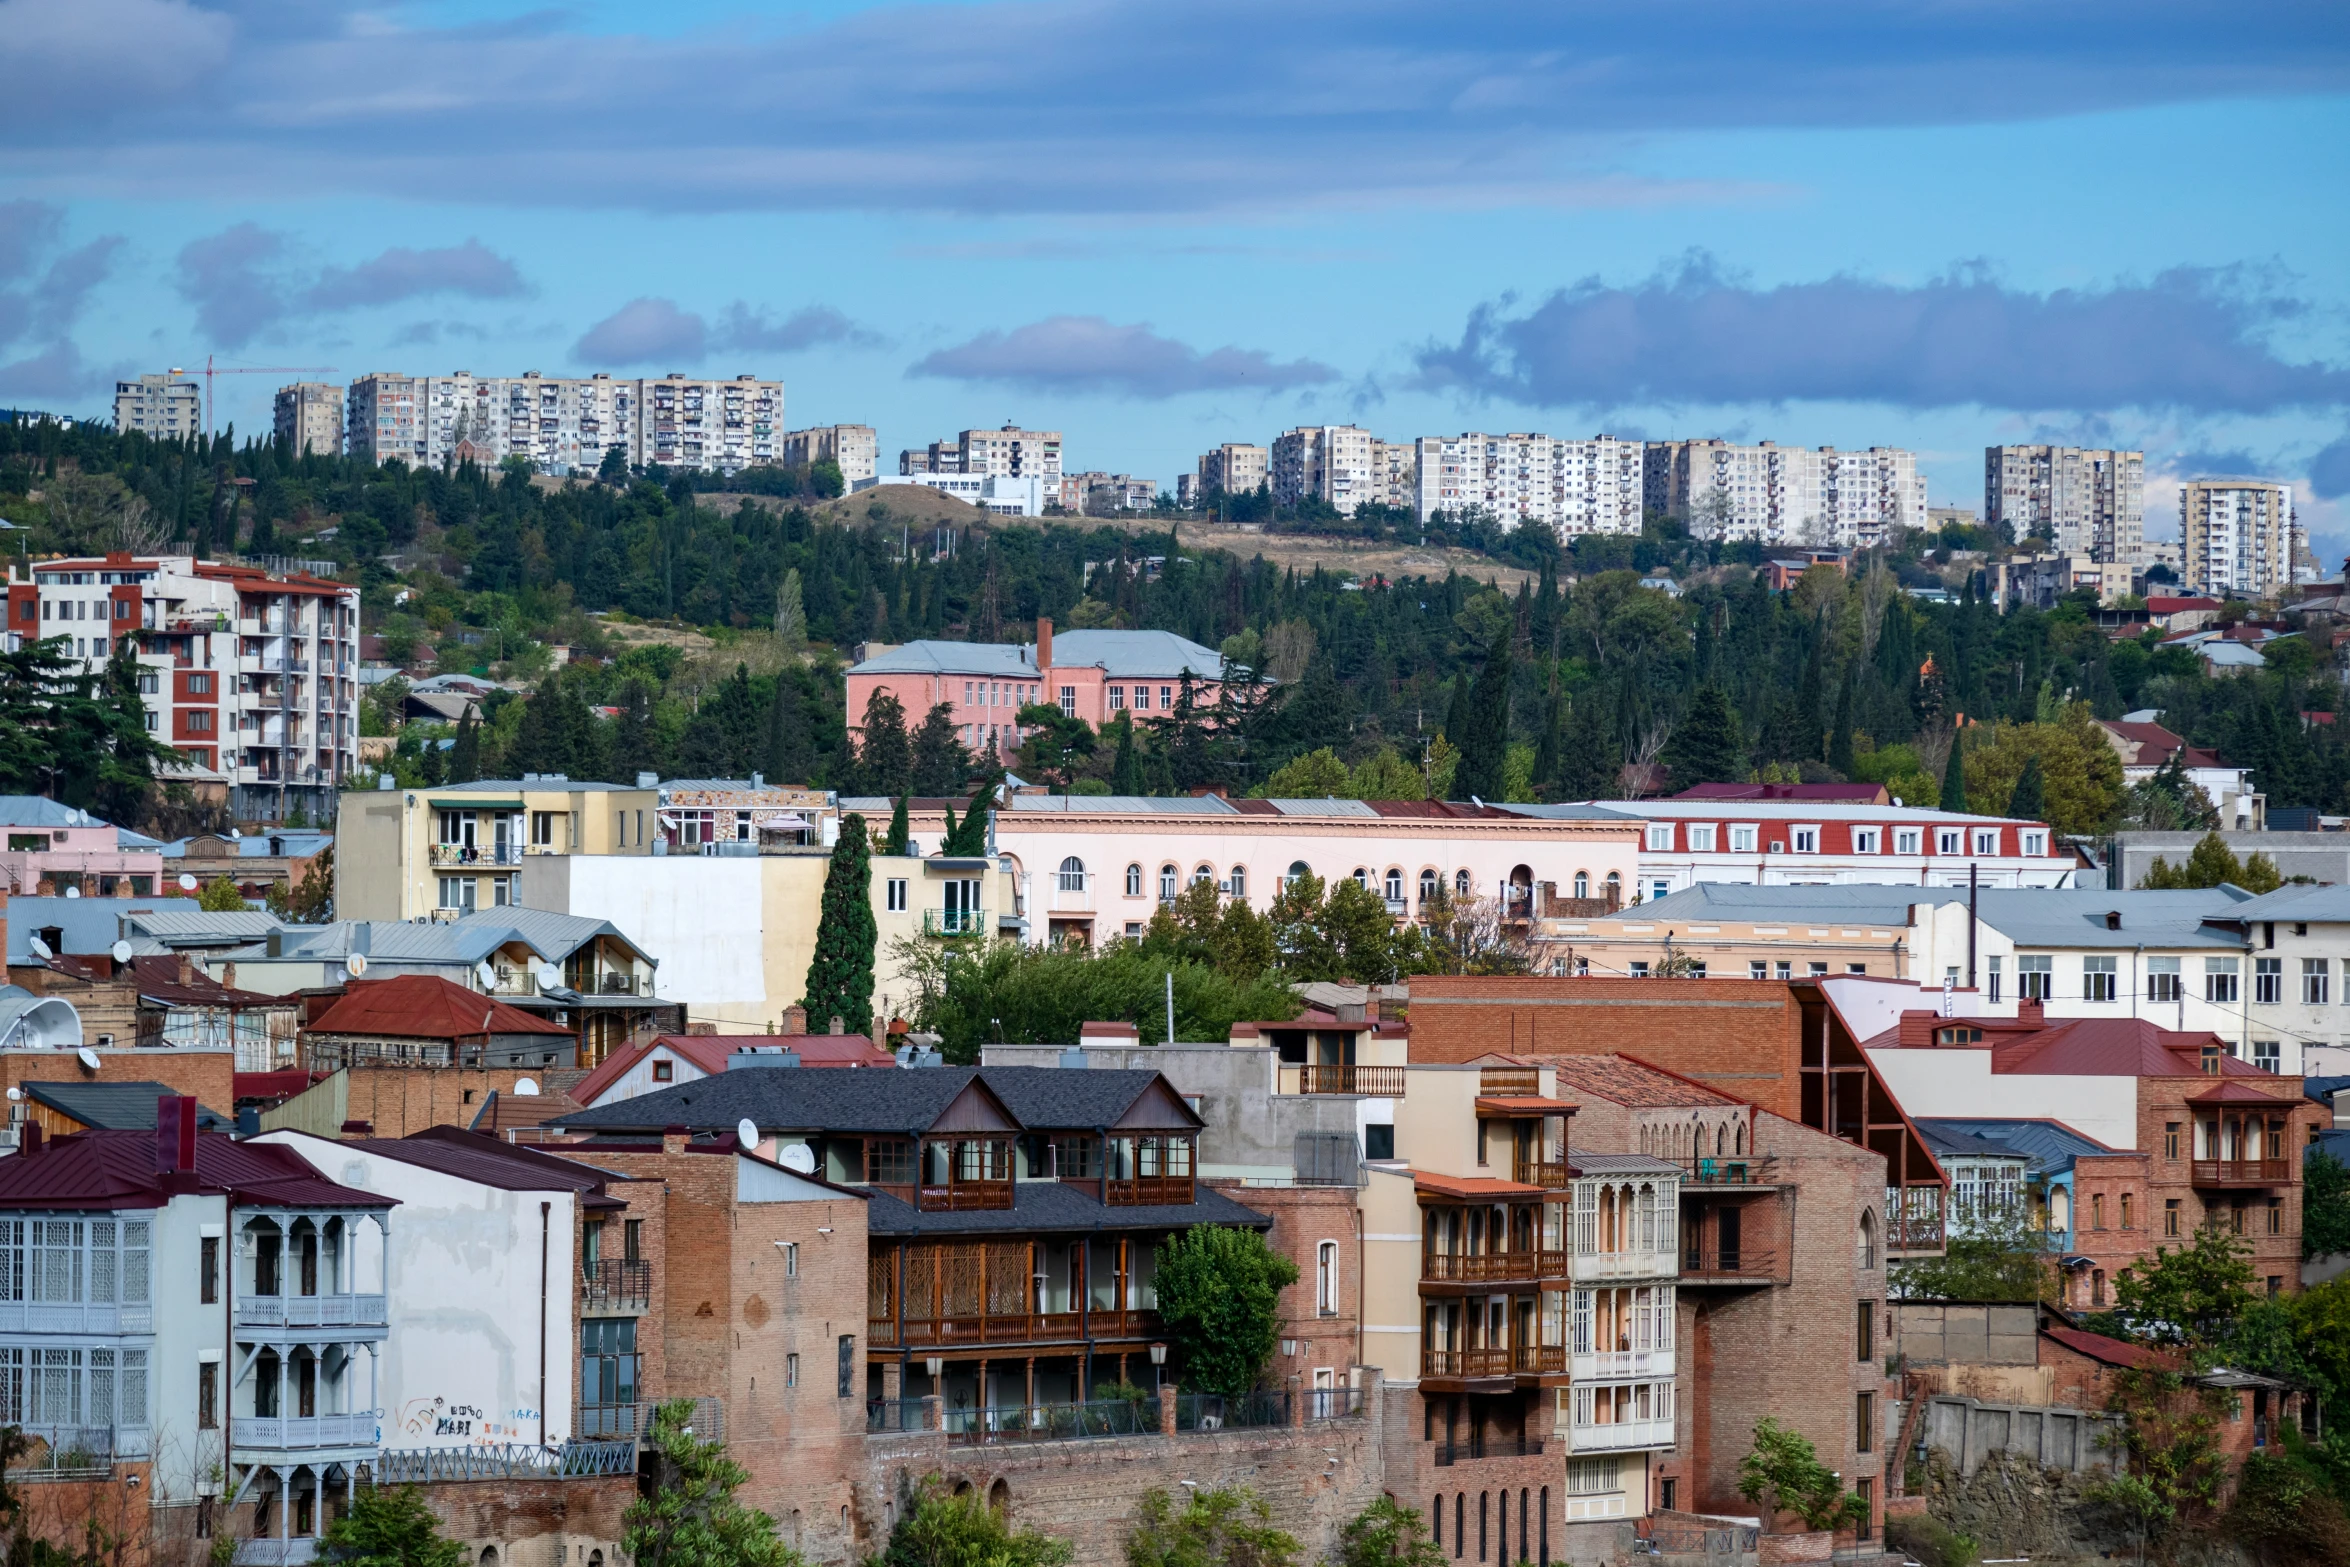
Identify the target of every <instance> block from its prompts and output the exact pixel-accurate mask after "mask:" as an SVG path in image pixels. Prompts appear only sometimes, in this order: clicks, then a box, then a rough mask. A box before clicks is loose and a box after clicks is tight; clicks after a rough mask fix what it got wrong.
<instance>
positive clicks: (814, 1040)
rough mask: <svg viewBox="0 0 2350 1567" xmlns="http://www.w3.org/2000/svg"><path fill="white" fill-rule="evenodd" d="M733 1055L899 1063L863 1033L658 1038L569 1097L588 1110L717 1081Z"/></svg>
mask: <svg viewBox="0 0 2350 1567" xmlns="http://www.w3.org/2000/svg"><path fill="white" fill-rule="evenodd" d="M737 1051H752V1052H758V1053H760V1054H768V1053H773V1052H781V1051H789V1052H791V1054H792V1055H794V1056H796V1057H797V1058H798V1064H799V1065H800V1066H802V1067H876V1068H878V1067H892V1068H894V1067H895V1066H896V1065H897V1064H898V1061H897V1057H895V1056H893V1055H891V1054H890V1053H889V1052H888V1051H886V1050H884V1049H882V1048H881V1047H880V1046H878V1045H876V1044H874V1043H873V1041H872V1040H870V1039H867V1038H866V1037H865V1036H864V1035H863V1034H659V1035H656V1036H654V1037H653V1038H651V1039H648V1040H645V1041H643V1042H642V1043H640V1044H635V1045H631V1046H629V1047H628V1048H626V1049H624V1050H616V1051H614V1052H613V1053H612V1054H611V1055H609V1056H606V1057H605V1058H604V1064H603V1065H602V1066H599V1067H597V1068H596V1069H595V1070H594V1071H593V1072H590V1073H589V1074H588V1075H587V1076H585V1077H583V1078H581V1079H580V1080H579V1081H578V1082H576V1083H574V1084H572V1085H571V1088H570V1095H571V1097H572V1098H573V1099H576V1100H578V1101H579V1103H580V1104H581V1105H583V1106H585V1107H587V1108H589V1109H593V1108H595V1107H596V1106H598V1105H607V1104H617V1103H619V1102H620V1101H621V1100H623V1099H634V1098H636V1097H637V1096H638V1095H639V1094H650V1093H655V1092H658V1091H659V1090H661V1089H664V1088H674V1087H675V1086H677V1085H678V1084H679V1083H691V1082H693V1081H695V1080H696V1079H698V1078H704V1077H715V1076H717V1075H718V1074H719V1073H720V1072H723V1071H725V1070H726V1069H727V1067H728V1066H729V1065H730V1064H732V1061H733V1057H734V1055H735V1052H737ZM753 1059H754V1060H756V1057H755V1056H754V1058H753ZM758 1064H760V1065H772V1064H773V1063H772V1061H768V1062H760V1063H758Z"/></svg>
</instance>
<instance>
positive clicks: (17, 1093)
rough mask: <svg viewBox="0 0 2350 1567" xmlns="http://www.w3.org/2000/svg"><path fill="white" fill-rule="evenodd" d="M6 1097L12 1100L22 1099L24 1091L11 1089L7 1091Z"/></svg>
mask: <svg viewBox="0 0 2350 1567" xmlns="http://www.w3.org/2000/svg"><path fill="white" fill-rule="evenodd" d="M8 1097H9V1098H10V1099H12V1100H13V1099H22V1098H23V1097H24V1090H23V1089H21V1088H11V1089H10V1090H8Z"/></svg>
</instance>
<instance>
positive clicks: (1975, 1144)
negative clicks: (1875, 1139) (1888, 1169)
mask: <svg viewBox="0 0 2350 1567" xmlns="http://www.w3.org/2000/svg"><path fill="white" fill-rule="evenodd" d="M1912 1124H1913V1125H1915V1126H1916V1127H1917V1129H1918V1132H1919V1135H1921V1136H1923V1137H1924V1138H1925V1139H1926V1140H1927V1142H1928V1143H1929V1144H1931V1145H1933V1147H1934V1151H1935V1153H1936V1154H1937V1155H1939V1154H1943V1153H1954V1154H1959V1155H1962V1156H1964V1155H1970V1154H1971V1155H1973V1156H1975V1157H1977V1158H1982V1157H1997V1156H2000V1155H2021V1156H2022V1157H2024V1158H2026V1159H2028V1160H2030V1161H2031V1163H2030V1164H2029V1165H2028V1166H2026V1168H2028V1169H2030V1170H2033V1171H2058V1170H2069V1169H2071V1168H2072V1165H2073V1160H2074V1159H2076V1158H2078V1157H2080V1156H2081V1155H2083V1154H2087V1155H2090V1156H2092V1157H2095V1156H2099V1155H2105V1154H2125V1153H2129V1152H2131V1151H2132V1150H2130V1149H2127V1148H2109V1147H2107V1146H2106V1145H2105V1144H2103V1143H2101V1142H2099V1141H2098V1140H2097V1139H2096V1138H2094V1137H2085V1136H2083V1135H2082V1134H2081V1133H2079V1132H2076V1131H2074V1130H2073V1129H2072V1128H2071V1127H2069V1126H2067V1125H2065V1124H2064V1123H2063V1122H2062V1121H2047V1120H2033V1119H2001V1118H1991V1117H1982V1116H1921V1117H1918V1118H1916V1119H1915V1120H1914V1121H1913V1123H1912ZM1943 1143H1948V1144H1949V1145H1950V1146H1949V1147H1947V1148H1945V1147H1943V1146H1942V1144H1943Z"/></svg>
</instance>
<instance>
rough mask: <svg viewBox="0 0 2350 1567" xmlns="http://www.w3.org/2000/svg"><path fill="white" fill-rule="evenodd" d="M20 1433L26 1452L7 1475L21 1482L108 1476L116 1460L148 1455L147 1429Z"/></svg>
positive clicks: (45, 1428)
mask: <svg viewBox="0 0 2350 1567" xmlns="http://www.w3.org/2000/svg"><path fill="white" fill-rule="evenodd" d="M18 1429H19V1430H21V1431H22V1432H23V1433H24V1435H25V1437H26V1438H27V1441H26V1446H25V1451H24V1455H23V1456H22V1457H20V1458H19V1459H18V1460H17V1461H16V1463H15V1464H13V1465H12V1466H10V1468H9V1471H8V1472H9V1474H10V1475H12V1476H16V1477H19V1478H33V1479H68V1478H76V1477H81V1476H87V1475H104V1474H109V1473H111V1472H112V1471H113V1468H114V1460H115V1458H116V1457H117V1456H120V1457H123V1458H143V1457H145V1456H147V1453H148V1451H149V1447H148V1431H147V1428H146V1427H145V1426H135V1427H125V1428H118V1427H114V1426H69V1425H28V1426H20V1427H18Z"/></svg>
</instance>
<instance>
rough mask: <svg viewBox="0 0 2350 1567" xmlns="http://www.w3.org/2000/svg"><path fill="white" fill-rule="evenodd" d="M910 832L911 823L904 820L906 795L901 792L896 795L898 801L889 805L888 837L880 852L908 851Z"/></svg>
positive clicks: (895, 852)
mask: <svg viewBox="0 0 2350 1567" xmlns="http://www.w3.org/2000/svg"><path fill="white" fill-rule="evenodd" d="M912 832H913V830H912V824H911V823H909V822H908V821H907V820H906V797H905V796H904V795H902V794H901V795H899V796H898V803H897V804H896V805H894V806H892V807H890V812H889V837H888V839H887V840H886V841H884V843H883V844H882V849H881V852H882V853H884V854H906V853H909V852H910V849H909V844H910V841H911V838H912Z"/></svg>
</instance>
